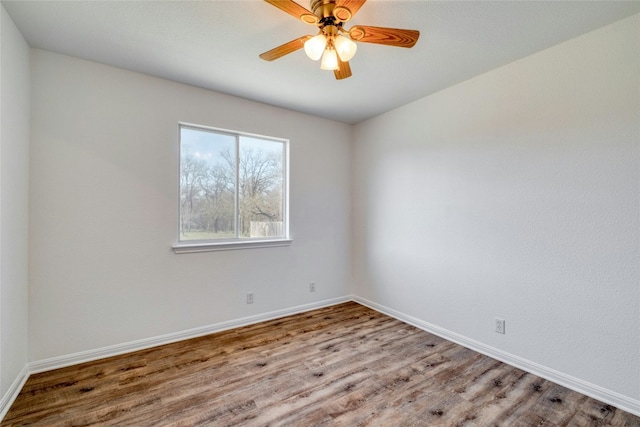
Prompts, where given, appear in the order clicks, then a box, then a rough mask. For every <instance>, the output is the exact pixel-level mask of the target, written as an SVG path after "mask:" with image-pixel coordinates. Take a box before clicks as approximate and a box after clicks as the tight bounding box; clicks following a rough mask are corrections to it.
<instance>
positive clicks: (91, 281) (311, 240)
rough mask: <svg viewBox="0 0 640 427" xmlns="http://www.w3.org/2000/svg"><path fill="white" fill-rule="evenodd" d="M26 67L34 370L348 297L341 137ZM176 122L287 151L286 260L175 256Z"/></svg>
mask: <svg viewBox="0 0 640 427" xmlns="http://www.w3.org/2000/svg"><path fill="white" fill-rule="evenodd" d="M31 59H32V86H31V90H32V107H33V108H32V117H31V120H32V128H31V129H32V139H31V162H32V163H31V166H32V168H31V200H30V202H31V210H30V215H31V216H30V221H31V223H30V224H31V238H30V274H31V276H30V286H31V290H30V324H29V332H30V333H29V345H30V346H29V351H30V359H31V360H32V361H38V360H43V359H47V358H52V357H55V356H60V355H69V354H72V353H76V352H81V351H85V350H94V349H97V348H101V347H104V346H110V345H116V344H121V343H126V342H130V341H134V340H139V339H144V338H149V337H155V336H159V335H162V334H168V333H174V332H178V331H184V330H187V329H190V328H196V327H201V326H205V325H212V324H217V323H219V322H224V321H228V320H232V319H238V318H242V317H245V316H250V315H255V314H259V313H267V312H270V311H273V310H280V309H285V308H290V307H295V306H299V305H303V304H308V303H313V302H319V301H322V300H327V299H331V298H337V297H344V296H346V295H347V294H348V289H347V284H348V282H349V273H350V264H351V260H350V253H351V250H350V246H349V241H350V229H349V217H350V198H349V195H350V169H349V167H350V131H351V129H350V127H349V126H347V125H344V124H339V123H336V122H331V121H327V120H324V119H319V118H316V117H311V116H308V115H303V114H299V113H295V112H291V111H287V110H283V109H279V108H275V107H270V106H266V105H263V104H259V103H255V102H250V101H247V100H243V99H239V98H235V97H231V96H226V95H222V94H218V93H214V92H210V91H206V90H202V89H198V88H194V87H190V86H185V85H181V84H177V83H173V82H169V81H166V80H161V79H158V78H153V77H149V76H145V75H141V74H136V73H133V72H128V71H124V70H121V69H117V68H112V67H108V66H104V65H101V64H97V63H93V62H89V61H84V60H79V59H75V58H70V57H66V56H62V55H58V54H55V53H50V52H46V51H40V50H33V51H32V57H31ZM292 90H295V88H292ZM178 121H185V122H190V123H198V124H203V125H208V126H214V127H221V128H226V129H231V130H239V131H244V132H250V133H256V134H262V135H268V136H274V137H280V138H288V139H290V152H291V175H290V186H291V194H290V196H291V199H290V204H291V211H290V215H291V234H292V237H293V239H294V242H293V244H292V245H291V246H290V247H280V248H262V249H251V250H234V251H222V252H207V253H196V254H181V255H176V254H174V253H173V252H172V250H171V245H172V244H173V243H174V242H175V238H176V234H177V232H176V226H177V188H178V176H177V173H178V157H177V156H178V150H177V126H178ZM310 281H316V282H317V291H316V292H315V293H310V292H309V285H308V283H309V282H310ZM248 291H252V292H254V294H255V297H254V298H255V303H254V304H253V305H247V304H246V302H245V296H246V292H248Z"/></svg>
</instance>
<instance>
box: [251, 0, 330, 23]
mask: <svg viewBox="0 0 640 427" xmlns="http://www.w3.org/2000/svg"><path fill="white" fill-rule="evenodd" d="M264 1H266V2H267V3H269V4H271V5H273V6H275V7H277V8H278V9H280V10H282V11H283V12H286V13H288V14H289V15H291V16H293V17H294V18H296V19H300V20H302V22H305V23H307V24H313V25H315V24H317V23H318V17H317V16H316V15H314V14H313V13H312V12H311V11H309V10H307V9H305V8H304V7H302V6H300V5H299V4H298V3H296V2H294V1H293V0H264Z"/></svg>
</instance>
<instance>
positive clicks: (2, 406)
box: [0, 365, 29, 421]
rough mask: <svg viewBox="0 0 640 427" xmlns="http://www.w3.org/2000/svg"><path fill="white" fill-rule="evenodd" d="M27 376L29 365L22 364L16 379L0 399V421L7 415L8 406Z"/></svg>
mask: <svg viewBox="0 0 640 427" xmlns="http://www.w3.org/2000/svg"><path fill="white" fill-rule="evenodd" d="M27 378H29V366H28V365H24V368H22V371H20V373H19V374H18V376H17V377H16V379H15V380H14V381H13V383H11V386H10V387H9V390H7V392H6V393H5V394H4V396H2V400H0V421H2V419H3V418H4V416H5V415H7V412H9V408H11V405H12V404H13V402H14V401H15V400H16V397H18V395H19V394H20V390H22V387H24V383H26V382H27Z"/></svg>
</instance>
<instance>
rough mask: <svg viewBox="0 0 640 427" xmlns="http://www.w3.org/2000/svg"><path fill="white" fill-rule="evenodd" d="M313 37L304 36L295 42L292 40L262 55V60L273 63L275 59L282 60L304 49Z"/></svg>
mask: <svg viewBox="0 0 640 427" xmlns="http://www.w3.org/2000/svg"><path fill="white" fill-rule="evenodd" d="M310 38H311V36H302V37H299V38H297V39H295V40H291V41H290V42H287V43H285V44H283V45H280V46H278V47H274V48H273V49H271V50H268V51H266V52H265V53H261V54H260V58H262V59H264V60H265V61H273V60H274V59H278V58H281V57H283V56H285V55H287V54H289V53H291V52H295V51H296V50H298V49H302V48H303V47H304V42H306V41H307V40H309V39H310Z"/></svg>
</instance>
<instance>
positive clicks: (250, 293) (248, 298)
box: [247, 292, 253, 304]
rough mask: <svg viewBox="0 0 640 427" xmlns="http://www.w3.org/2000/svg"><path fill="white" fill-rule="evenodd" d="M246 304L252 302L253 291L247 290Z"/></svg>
mask: <svg viewBox="0 0 640 427" xmlns="http://www.w3.org/2000/svg"><path fill="white" fill-rule="evenodd" d="M247 304H253V292H247Z"/></svg>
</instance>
